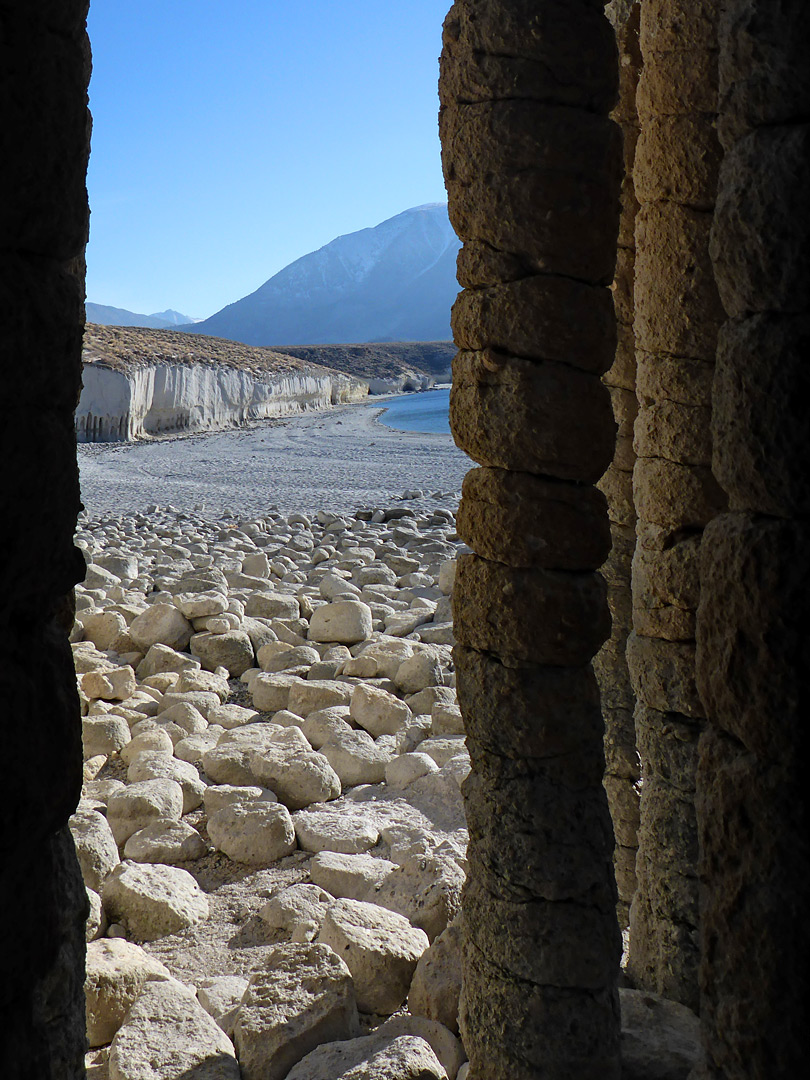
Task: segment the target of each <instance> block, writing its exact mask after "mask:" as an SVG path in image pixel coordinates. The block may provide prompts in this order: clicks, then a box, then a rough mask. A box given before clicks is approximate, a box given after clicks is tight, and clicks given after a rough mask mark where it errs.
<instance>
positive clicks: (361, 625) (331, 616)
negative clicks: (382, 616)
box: [308, 600, 372, 645]
mask: <svg viewBox="0 0 810 1080" xmlns="http://www.w3.org/2000/svg"><path fill="white" fill-rule="evenodd" d="M371 629H372V615H371V608H370V607H369V606H368V604H364V603H362V602H361V601H359V600H336V601H334V603H331V604H321V606H320V607H319V608H316V609H315V611H314V612H313V614H312V618H311V619H310V623H309V635H308V636H309V638H310V640H312V641H336V642H338V643H339V644H342V645H353V644H355V643H357V642H358V641H365V640H366V639H367V638H369V637H370V636H371Z"/></svg>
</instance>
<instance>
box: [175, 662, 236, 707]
mask: <svg viewBox="0 0 810 1080" xmlns="http://www.w3.org/2000/svg"><path fill="white" fill-rule="evenodd" d="M218 670H219V669H217V668H214V670H213V671H207V670H198V669H196V668H190V669H189V670H187V671H181V672H180V675H179V677H178V679H177V682H176V683H175V684H174V687H173V689H174V692H175V693H178V694H187V693H189V692H193V691H197V690H202V691H203V692H204V693H209V694H216V695H217V697H218V698H219V700H220V702H221V703H222V704H224V703H225V702H226V701H227V700H228V698H229V697H230V694H231V688H230V686H228V672H227V669H226V668H224V667H223V668H222V670H221V671H219V673H218ZM214 707H215V708H216V706H214Z"/></svg>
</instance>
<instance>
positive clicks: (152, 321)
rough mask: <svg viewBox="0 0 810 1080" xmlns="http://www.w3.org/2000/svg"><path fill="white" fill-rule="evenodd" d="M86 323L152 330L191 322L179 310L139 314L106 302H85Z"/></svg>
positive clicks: (188, 317)
mask: <svg viewBox="0 0 810 1080" xmlns="http://www.w3.org/2000/svg"><path fill="white" fill-rule="evenodd" d="M85 310H86V313H87V321H88V323H96V324H99V325H101V326H145V327H148V328H150V329H152V330H162V329H165V328H166V327H170V326H182V325H186V324H188V323H191V322H193V320H192V319H191V318H190V316H188V315H183V314H182V312H180V311H173V310H172V309H171V308H169V309H168V310H167V311H156V312H155V313H154V314H153V315H139V314H138V312H136V311H127V309H126V308H118V307H110V306H109V305H107V304H93V303H91V302H90V301H88V302H87V303H86V304H85Z"/></svg>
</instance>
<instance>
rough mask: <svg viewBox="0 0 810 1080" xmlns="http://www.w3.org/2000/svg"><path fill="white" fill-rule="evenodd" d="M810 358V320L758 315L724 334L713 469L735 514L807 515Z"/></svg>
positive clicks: (719, 356)
mask: <svg viewBox="0 0 810 1080" xmlns="http://www.w3.org/2000/svg"><path fill="white" fill-rule="evenodd" d="M809 353H810V319H808V317H807V316H806V315H796V316H793V315H791V316H779V315H773V314H766V315H755V316H753V317H752V318H750V319H746V320H744V321H737V320H730V321H729V322H727V323H726V324H725V325H724V326H723V328H722V329H721V331H720V336H719V339H718V348H717V374H716V376H715V380H716V381H715V395H714V407H713V409H712V442H713V449H714V456H713V460H712V468H713V471H714V474H715V476H716V477H717V479H718V480H719V482H720V484H721V485H722V486H723V488H724V490H725V491H726V492H727V493H728V497H729V506H730V508H731V509H732V510H755V511H758V512H759V513H763V514H772V515H775V516H777V517H790V516H806V515H807V513H808V509H809V508H810V470H808V468H807V410H806V402H807V400H808V398H810V374H808V372H810V368H808V364H807V356H808V354H809ZM742 417H744V418H745V423H741V422H740V420H741V418H742Z"/></svg>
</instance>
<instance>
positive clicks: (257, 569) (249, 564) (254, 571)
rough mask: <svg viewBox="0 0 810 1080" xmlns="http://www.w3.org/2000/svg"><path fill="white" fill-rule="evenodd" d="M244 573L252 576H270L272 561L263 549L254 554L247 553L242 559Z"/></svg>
mask: <svg viewBox="0 0 810 1080" xmlns="http://www.w3.org/2000/svg"><path fill="white" fill-rule="evenodd" d="M242 573H243V574H249V575H250V576H251V577H259V578H267V577H270V563H269V561H268V559H267V556H266V555H265V553H264V552H263V551H257V552H255V553H254V554H252V555H246V556H245V558H244V559H243V560H242Z"/></svg>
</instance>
